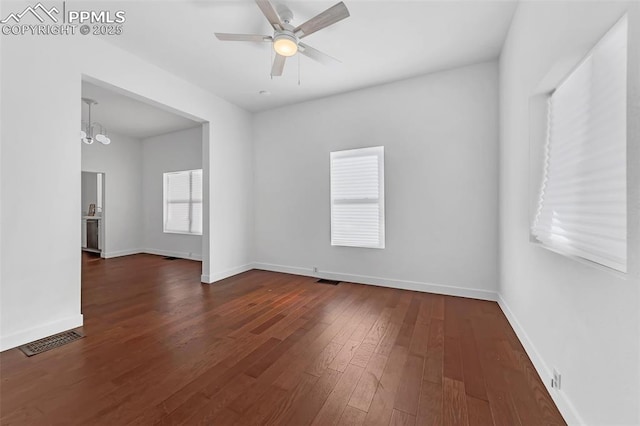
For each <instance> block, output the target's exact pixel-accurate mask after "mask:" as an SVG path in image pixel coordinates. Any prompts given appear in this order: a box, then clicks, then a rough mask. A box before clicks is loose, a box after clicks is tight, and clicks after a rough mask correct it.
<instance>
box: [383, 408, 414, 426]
mask: <svg viewBox="0 0 640 426" xmlns="http://www.w3.org/2000/svg"><path fill="white" fill-rule="evenodd" d="M415 424H416V416H414V415H412V414H407V413H405V412H404V411H400V410H395V409H394V410H393V413H392V414H391V421H390V422H389V426H414V425H415Z"/></svg>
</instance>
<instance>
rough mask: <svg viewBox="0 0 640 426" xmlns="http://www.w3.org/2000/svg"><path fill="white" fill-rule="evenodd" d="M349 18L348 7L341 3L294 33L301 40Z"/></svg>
mask: <svg viewBox="0 0 640 426" xmlns="http://www.w3.org/2000/svg"><path fill="white" fill-rule="evenodd" d="M256 1H257V0H256ZM348 17H349V10H348V9H347V6H345V5H344V3H343V2H340V3H338V4H335V5H333V6H331V7H330V8H329V9H327V10H325V11H324V12H322V13H320V14H319V15H316V16H315V17H313V18H311V19H309V20H308V21H307V22H305V23H304V24H302V25H300V26H298V27H297V28H296V29H294V30H293V32H294V33H296V35H297V36H298V37H300V38H302V37H306V36H308V35H309V34H313V33H315V32H316V31H318V30H321V29H323V28H326V27H328V26H329V25H333V24H335V23H336V22H338V21H342V20H343V19H345V18H348Z"/></svg>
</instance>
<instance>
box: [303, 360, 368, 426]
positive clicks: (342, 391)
mask: <svg viewBox="0 0 640 426" xmlns="http://www.w3.org/2000/svg"><path fill="white" fill-rule="evenodd" d="M363 371H364V369H363V368H362V367H358V366H356V365H352V364H349V366H348V367H347V369H346V370H345V372H344V373H343V374H342V377H340V380H339V381H338V383H337V384H336V386H335V388H333V391H331V393H330V394H329V397H328V398H327V400H326V401H325V403H324V405H323V406H322V408H321V409H320V412H319V413H318V415H317V416H316V417H315V419H314V420H313V423H312V425H316V426H324V425H331V424H335V423H337V422H338V420H339V419H340V416H342V412H343V411H344V409H345V407H346V406H347V404H348V402H349V398H351V393H352V392H353V389H354V388H355V386H356V383H358V380H359V379H360V376H361V375H362V372H363Z"/></svg>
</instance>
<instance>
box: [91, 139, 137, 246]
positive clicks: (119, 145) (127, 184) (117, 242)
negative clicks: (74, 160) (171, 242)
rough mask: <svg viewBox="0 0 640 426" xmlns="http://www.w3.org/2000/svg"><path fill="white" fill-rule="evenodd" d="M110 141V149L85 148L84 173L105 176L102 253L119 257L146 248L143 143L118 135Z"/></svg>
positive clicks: (98, 146)
mask: <svg viewBox="0 0 640 426" xmlns="http://www.w3.org/2000/svg"><path fill="white" fill-rule="evenodd" d="M109 138H110V139H111V143H110V144H109V145H102V144H101V143H93V144H91V145H87V144H82V170H83V171H88V172H102V173H104V177H103V179H104V209H103V214H102V216H103V219H102V220H103V221H104V241H103V245H102V250H103V252H104V257H115V256H121V255H124V254H131V253H137V252H139V251H140V248H141V247H142V241H143V239H142V235H143V233H142V223H143V219H142V211H143V210H142V209H143V203H142V194H143V192H142V142H141V141H140V140H139V139H136V138H132V137H129V136H123V135H117V134H114V133H109ZM94 181H95V178H94ZM82 208H83V209H85V210H86V209H87V208H88V205H83V206H82Z"/></svg>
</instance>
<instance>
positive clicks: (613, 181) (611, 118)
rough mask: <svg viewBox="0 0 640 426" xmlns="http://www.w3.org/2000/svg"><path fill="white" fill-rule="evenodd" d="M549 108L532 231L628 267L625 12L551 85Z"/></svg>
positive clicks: (549, 242)
mask: <svg viewBox="0 0 640 426" xmlns="http://www.w3.org/2000/svg"><path fill="white" fill-rule="evenodd" d="M548 108H549V109H548V129H547V147H546V164H545V171H544V178H543V179H544V180H543V183H542V189H541V191H540V200H539V204H538V211H537V214H536V218H535V220H534V224H533V226H532V235H533V237H534V238H535V239H536V240H537V241H538V242H540V243H542V244H543V245H544V246H546V247H548V248H551V249H553V250H555V251H558V252H560V253H562V254H568V255H573V256H578V257H581V258H583V259H587V260H589V261H592V262H596V263H598V264H601V265H605V266H607V267H609V268H613V269H615V270H618V271H622V272H626V269H627V173H626V162H627V159H626V149H627V142H626V138H627V136H626V126H627V122H626V120H627V20H626V17H625V18H623V19H622V20H621V21H620V22H619V23H617V24H616V25H615V26H614V27H613V28H612V29H611V30H610V31H609V32H608V33H607V34H606V35H605V36H604V37H603V38H602V39H601V40H600V41H599V42H598V44H597V45H596V46H595V47H594V48H593V50H592V51H591V52H590V53H589V54H588V55H587V57H586V58H585V59H584V60H583V61H582V62H581V63H580V64H579V66H578V67H577V68H576V69H575V70H574V71H573V72H572V73H571V74H570V75H569V76H568V77H567V78H566V79H565V80H564V81H563V82H562V83H561V84H560V85H559V86H558V87H557V88H556V90H555V91H554V92H553V93H552V94H551V96H550V98H549V100H548Z"/></svg>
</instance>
